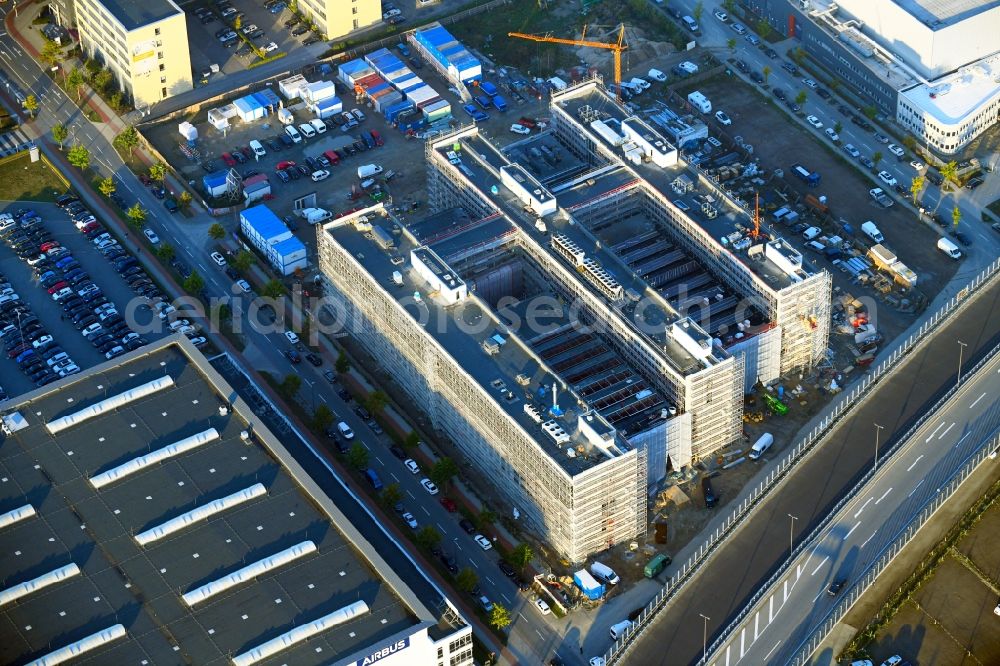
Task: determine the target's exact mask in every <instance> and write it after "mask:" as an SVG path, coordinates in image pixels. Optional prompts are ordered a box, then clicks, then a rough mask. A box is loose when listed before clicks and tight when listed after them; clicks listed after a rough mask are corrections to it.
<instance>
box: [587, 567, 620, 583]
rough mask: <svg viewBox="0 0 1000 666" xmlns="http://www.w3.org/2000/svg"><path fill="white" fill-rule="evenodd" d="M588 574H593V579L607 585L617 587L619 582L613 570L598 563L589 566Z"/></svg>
mask: <svg viewBox="0 0 1000 666" xmlns="http://www.w3.org/2000/svg"><path fill="white" fill-rule="evenodd" d="M590 573H592V574H594V578H596V579H597V580H599V581H602V582H604V583H608V584H609V585H617V584H618V582H619V580H620V579H619V578H618V574H616V573H615V572H614V569H612V568H611V567H609V566H607V565H606V564H601V563H600V562H594V563H593V564H591V565H590Z"/></svg>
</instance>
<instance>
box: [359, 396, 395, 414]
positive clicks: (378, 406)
mask: <svg viewBox="0 0 1000 666" xmlns="http://www.w3.org/2000/svg"><path fill="white" fill-rule="evenodd" d="M388 402H389V396H387V395H386V394H385V391H372V392H371V394H370V395H369V396H368V397H367V398H366V399H365V409H367V410H368V411H369V412H371V413H372V414H380V413H381V412H382V410H383V409H385V406H386V404H387V403H388Z"/></svg>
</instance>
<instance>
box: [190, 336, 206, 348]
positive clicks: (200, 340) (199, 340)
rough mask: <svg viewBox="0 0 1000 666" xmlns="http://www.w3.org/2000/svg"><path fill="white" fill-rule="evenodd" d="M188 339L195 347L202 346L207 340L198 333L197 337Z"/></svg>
mask: <svg viewBox="0 0 1000 666" xmlns="http://www.w3.org/2000/svg"><path fill="white" fill-rule="evenodd" d="M188 339H189V340H190V341H191V344H193V345H194V346H195V347H203V346H204V345H205V344H207V343H208V340H206V339H205V338H204V337H203V336H200V335H199V336H198V337H195V338H188Z"/></svg>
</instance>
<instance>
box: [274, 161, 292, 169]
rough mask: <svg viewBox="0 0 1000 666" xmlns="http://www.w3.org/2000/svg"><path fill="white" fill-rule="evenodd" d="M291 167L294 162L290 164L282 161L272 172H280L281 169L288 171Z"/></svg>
mask: <svg viewBox="0 0 1000 666" xmlns="http://www.w3.org/2000/svg"><path fill="white" fill-rule="evenodd" d="M293 166H295V162H292V161H291V160H283V161H281V162H278V165H277V166H276V167H274V170H275V171H281V170H282V169H290V168H292V167H293Z"/></svg>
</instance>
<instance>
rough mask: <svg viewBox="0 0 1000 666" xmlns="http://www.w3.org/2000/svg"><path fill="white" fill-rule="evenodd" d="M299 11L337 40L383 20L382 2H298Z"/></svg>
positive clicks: (324, 0) (329, 37)
mask: <svg viewBox="0 0 1000 666" xmlns="http://www.w3.org/2000/svg"><path fill="white" fill-rule="evenodd" d="M298 3H299V11H300V12H302V14H303V15H304V16H305V17H306V18H309V19H311V20H312V22H313V23H315V24H316V26H317V27H318V28H319V29H320V31H321V32H322V33H323V34H325V35H326V38H327V39H337V38H339V37H343V36H344V35H347V34H349V33H351V32H354V31H355V30H359V29H361V28H366V27H368V26H370V25H372V24H374V23H378V22H379V21H381V20H382V1H381V0H298Z"/></svg>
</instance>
